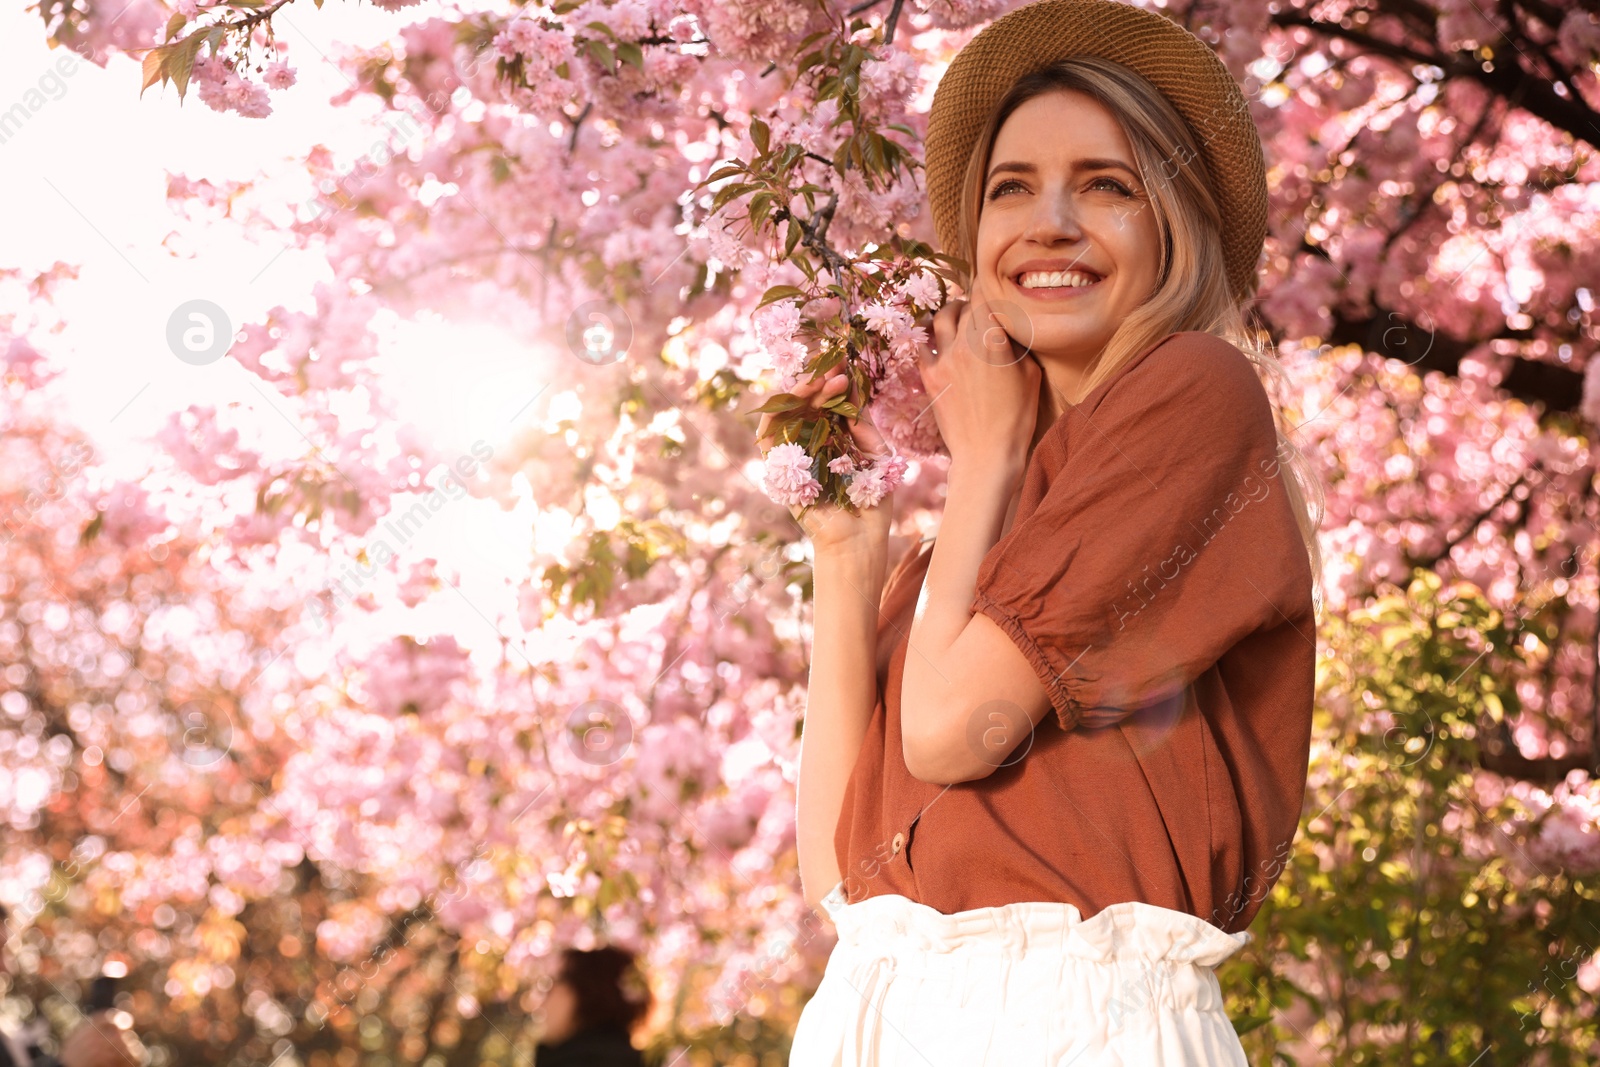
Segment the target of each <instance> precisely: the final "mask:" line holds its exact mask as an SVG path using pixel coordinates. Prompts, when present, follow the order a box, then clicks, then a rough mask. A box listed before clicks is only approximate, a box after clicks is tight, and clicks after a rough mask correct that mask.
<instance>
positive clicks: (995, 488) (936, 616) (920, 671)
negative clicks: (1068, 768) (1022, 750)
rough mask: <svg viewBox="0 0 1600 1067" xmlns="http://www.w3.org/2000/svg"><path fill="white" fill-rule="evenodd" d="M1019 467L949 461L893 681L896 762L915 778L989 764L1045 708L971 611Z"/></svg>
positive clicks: (973, 774) (1026, 674)
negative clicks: (896, 691) (897, 689)
mask: <svg viewBox="0 0 1600 1067" xmlns="http://www.w3.org/2000/svg"><path fill="white" fill-rule="evenodd" d="M1022 473H1023V468H1022V466H1021V465H1020V464H1019V463H1010V462H1003V461H996V462H988V463H973V464H972V465H971V466H966V465H963V464H962V463H961V462H959V461H954V462H952V463H951V465H950V477H949V487H948V490H947V495H946V499H945V509H944V515H945V517H944V521H943V522H942V523H941V524H940V526H939V536H938V539H937V540H935V541H934V543H933V545H934V547H933V556H932V559H931V560H930V561H929V564H928V574H927V577H926V578H925V579H924V580H923V586H922V596H921V598H920V600H919V601H918V603H917V614H916V618H915V620H914V621H913V622H912V624H911V639H910V648H909V654H908V656H907V658H906V668H905V676H904V678H903V679H902V681H901V687H902V688H901V738H902V742H903V746H904V755H905V761H906V768H907V769H908V770H909V771H910V772H911V774H912V775H913V776H914V777H916V778H919V779H921V780H922V781H925V782H933V783H935V784H940V785H949V784H952V783H955V782H965V781H971V780H974V779H978V778H984V777H986V776H988V775H989V774H992V773H993V772H994V771H995V770H996V769H997V768H998V767H1000V766H1001V765H1002V764H1003V763H1004V762H1005V759H1006V756H1007V755H1008V754H1009V753H1010V752H1011V751H1012V750H1013V749H1014V748H1016V746H1017V745H1018V743H1020V742H1021V741H1022V739H1023V738H1024V737H1026V736H1027V735H1028V732H1029V731H1030V730H1031V729H1032V728H1033V726H1034V725H1036V724H1037V723H1038V722H1039V721H1040V720H1041V719H1043V718H1044V716H1045V715H1046V714H1047V713H1048V712H1049V711H1050V701H1049V698H1048V696H1047V694H1046V693H1045V689H1044V686H1043V685H1042V684H1041V683H1040V681H1039V679H1038V678H1037V676H1036V675H1035V673H1034V671H1033V669H1032V667H1031V666H1030V665H1029V663H1028V661H1027V659H1026V658H1025V657H1024V656H1023V654H1022V652H1021V651H1019V650H1018V649H1017V646H1016V644H1015V643H1014V642H1012V640H1011V639H1010V638H1009V637H1007V636H1006V634H1005V632H1004V631H1002V630H1001V629H1000V627H999V626H997V625H995V623H994V622H993V620H991V619H990V618H989V617H988V616H986V615H972V614H971V607H972V600H973V595H974V593H975V591H976V583H977V577H978V567H979V565H980V564H981V563H982V562H983V558H984V556H985V555H987V554H988V552H989V550H990V549H991V548H993V547H994V545H995V543H996V542H997V541H998V540H999V538H1000V530H1001V527H1002V526H1003V525H1004V522H1005V517H1006V510H1007V508H1008V506H1009V505H1010V504H1011V501H1012V498H1013V496H1014V494H1015V492H1016V489H1017V487H1018V486H1019V485H1020V484H1021V481H1022ZM997 702H1003V703H997ZM1024 716H1025V717H1026V719H1027V725H1026V726H1025V725H1024V724H1023V722H1022V718H1023V717H1024ZM979 739H981V743H980V742H979Z"/></svg>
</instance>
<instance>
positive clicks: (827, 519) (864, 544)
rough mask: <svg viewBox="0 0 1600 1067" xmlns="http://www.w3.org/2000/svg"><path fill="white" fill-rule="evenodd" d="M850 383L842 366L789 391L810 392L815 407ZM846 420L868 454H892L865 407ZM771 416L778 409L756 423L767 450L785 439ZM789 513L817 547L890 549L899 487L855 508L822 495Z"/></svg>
mask: <svg viewBox="0 0 1600 1067" xmlns="http://www.w3.org/2000/svg"><path fill="white" fill-rule="evenodd" d="M849 386H850V376H849V375H848V374H847V373H846V372H845V369H844V367H843V366H840V367H836V368H834V369H833V370H832V371H830V372H829V373H828V374H827V375H826V376H825V377H823V378H820V379H817V380H815V381H809V382H802V383H801V384H799V385H797V386H795V387H794V388H793V389H792V390H790V392H792V393H793V394H794V395H795V396H798V397H808V398H810V400H811V406H812V408H814V409H820V408H821V407H822V405H823V404H826V403H827V402H828V401H829V400H832V399H833V398H834V397H836V396H839V395H841V394H842V393H844V391H845V390H846V389H847V388H849ZM850 399H851V402H852V403H854V404H855V405H856V409H857V410H858V411H860V410H861V408H862V406H863V405H862V404H861V402H860V399H859V398H858V397H856V396H851V398H850ZM847 421H848V424H849V426H850V435H851V437H852V438H854V440H855V443H856V446H857V447H858V448H859V449H861V451H863V452H865V453H866V454H867V457H868V458H869V459H871V458H875V457H877V456H882V455H886V454H888V452H889V451H890V449H889V446H888V444H887V443H886V442H885V441H884V439H883V435H882V434H881V433H879V432H878V428H877V427H876V426H874V425H872V420H871V419H868V418H866V417H865V413H864V412H863V413H862V414H861V415H859V416H857V417H856V418H853V419H849V420H847ZM772 422H773V414H772V413H771V412H765V413H763V414H762V416H761V422H760V424H759V425H758V426H757V428H756V447H757V448H759V449H760V450H761V452H762V453H765V452H766V451H767V450H768V449H770V448H772V447H773V446H774V445H777V444H780V443H781V442H779V441H777V440H775V439H774V440H768V438H769V437H770V435H771V433H772ZM789 513H790V514H791V515H793V516H794V517H795V519H796V521H798V522H799V523H800V525H801V527H802V528H804V529H805V531H806V533H807V535H809V536H810V538H811V543H812V545H813V546H815V548H816V551H818V552H828V553H833V552H842V553H847V554H848V553H854V552H862V553H866V554H868V555H869V556H870V555H880V554H883V553H886V552H887V551H888V546H889V528H890V527H891V526H892V525H893V524H894V493H893V492H889V493H885V494H884V497H883V499H882V500H881V501H879V502H878V504H877V505H876V506H875V507H870V508H860V509H858V512H857V513H856V514H852V513H851V512H850V511H848V510H846V509H845V508H842V507H839V506H838V505H835V504H833V503H831V502H825V501H822V500H821V499H820V498H819V499H818V502H817V503H815V504H812V505H810V506H809V507H807V506H802V505H799V504H796V505H793V506H791V507H790V508H789Z"/></svg>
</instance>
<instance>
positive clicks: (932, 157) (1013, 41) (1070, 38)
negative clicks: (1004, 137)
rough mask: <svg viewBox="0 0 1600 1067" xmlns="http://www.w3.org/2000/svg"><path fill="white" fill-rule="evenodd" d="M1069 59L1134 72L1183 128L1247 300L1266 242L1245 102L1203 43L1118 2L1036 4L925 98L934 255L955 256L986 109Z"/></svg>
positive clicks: (1233, 280)
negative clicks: (965, 184)
mask: <svg viewBox="0 0 1600 1067" xmlns="http://www.w3.org/2000/svg"><path fill="white" fill-rule="evenodd" d="M1077 55H1091V56H1102V57H1104V58H1106V59H1109V60H1112V61H1113V62H1116V63H1121V64H1122V65H1123V66H1125V67H1129V68H1131V69H1132V70H1134V71H1137V72H1138V73H1139V74H1141V75H1143V76H1144V77H1145V78H1147V79H1148V80H1149V81H1150V82H1151V83H1152V84H1153V85H1155V87H1156V88H1157V89H1159V90H1161V92H1162V94H1163V95H1165V96H1166V98H1167V99H1168V100H1170V101H1171V102H1172V105H1173V106H1174V107H1175V108H1177V110H1178V113H1179V114H1181V115H1182V116H1183V117H1184V119H1185V120H1187V121H1188V123H1189V127H1190V129H1191V130H1192V131H1193V132H1194V134H1195V139H1196V141H1197V142H1198V143H1199V146H1200V151H1201V154H1202V156H1203V157H1204V159H1205V163H1206V166H1207V167H1208V168H1209V169H1210V171H1211V175H1212V180H1213V181H1214V183H1215V186H1214V190H1213V191H1214V192H1215V194H1216V196H1217V198H1218V201H1219V204H1220V206H1221V209H1222V219H1223V228H1222V242H1223V254H1224V257H1225V259H1226V261H1227V265H1228V282H1229V285H1230V287H1231V289H1232V291H1233V293H1234V294H1235V295H1236V296H1237V297H1239V298H1241V299H1242V298H1244V297H1245V295H1246V294H1247V293H1249V292H1250V291H1251V287H1252V286H1251V283H1252V282H1253V281H1254V275H1255V270H1256V260H1257V259H1258V258H1259V257H1260V255H1261V248H1262V244H1263V242H1264V241H1265V239H1266V234H1267V177H1266V166H1265V163H1264V161H1263V159H1262V154H1261V135H1260V133H1259V132H1258V131H1257V130H1256V125H1255V121H1254V120H1253V119H1252V118H1251V117H1250V111H1249V107H1248V104H1247V102H1246V100H1245V98H1244V93H1243V92H1242V91H1241V90H1240V89H1239V85H1238V83H1237V82H1235V81H1234V80H1233V76H1232V75H1231V74H1229V73H1228V68H1227V67H1225V66H1223V64H1222V60H1220V59H1218V58H1217V55H1216V53H1215V52H1213V51H1212V50H1211V47H1210V46H1209V45H1207V44H1206V43H1205V42H1204V41H1202V40H1200V39H1199V38H1198V37H1196V36H1194V35H1193V34H1192V33H1190V32H1189V31H1188V30H1185V29H1184V28H1183V27H1182V26H1179V25H1178V24H1177V23H1175V22H1173V21H1172V20H1171V19H1169V18H1166V17H1165V16H1163V15H1158V14H1156V13H1154V12H1151V11H1145V10H1142V9H1140V8H1136V7H1131V6H1129V5H1128V4H1125V3H1118V2H1117V0H1036V2H1034V3H1031V4H1027V5H1025V6H1023V7H1019V8H1017V9H1015V10H1013V11H1011V12H1008V13H1007V14H1005V15H1003V16H1001V17H1000V18H998V19H996V20H995V21H994V22H992V23H990V24H989V25H988V26H986V27H984V29H983V30H982V31H981V32H980V33H978V35H977V36H976V37H974V38H973V39H972V40H971V41H969V42H968V43H967V45H966V47H965V48H963V49H961V51H960V52H959V53H957V55H956V57H955V59H954V60H952V61H951V63H950V66H949V68H948V69H947V70H946V71H945V73H944V77H942V78H941V79H940V80H939V86H938V88H937V89H936V90H935V91H934V94H933V105H932V108H931V109H930V111H929V113H928V136H927V141H926V145H925V148H926V166H927V186H928V200H929V202H930V204H931V206H932V208H933V225H934V228H935V230H937V231H938V237H939V244H940V245H941V246H942V250H943V251H945V252H947V253H952V254H959V253H957V252H956V243H957V241H956V236H957V232H958V231H957V220H958V219H959V217H960V208H961V183H962V180H963V178H964V177H965V176H966V169H967V160H968V158H969V157H970V156H971V154H972V150H973V147H974V145H975V144H976V142H977V140H978V134H979V133H980V132H981V131H982V129H983V125H984V123H985V122H986V121H987V120H988V117H989V114H990V112H991V111H993V109H994V106H995V105H996V104H998V103H999V102H1000V98H1001V97H1002V96H1004V95H1005V94H1006V93H1007V92H1008V91H1009V90H1010V89H1011V87H1012V85H1013V84H1014V83H1015V82H1016V80H1017V79H1018V78H1020V77H1022V76H1023V75H1025V74H1029V73H1032V72H1033V71H1035V70H1038V69H1040V68H1041V67H1046V66H1049V65H1050V64H1051V63H1053V62H1055V61H1056V60H1058V59H1064V58H1067V57H1068V56H1077Z"/></svg>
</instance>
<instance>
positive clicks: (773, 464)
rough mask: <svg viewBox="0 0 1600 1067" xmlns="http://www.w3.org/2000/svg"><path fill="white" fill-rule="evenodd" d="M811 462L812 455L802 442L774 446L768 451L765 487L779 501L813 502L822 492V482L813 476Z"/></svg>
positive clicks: (787, 503) (768, 493)
mask: <svg viewBox="0 0 1600 1067" xmlns="http://www.w3.org/2000/svg"><path fill="white" fill-rule="evenodd" d="M811 464H812V459H811V457H810V456H809V455H807V454H806V450H805V449H804V448H802V447H800V446H799V445H797V444H794V443H793V442H786V443H784V444H781V445H774V446H773V447H772V449H771V450H770V451H769V452H768V453H767V458H766V473H765V477H764V478H763V481H762V488H763V489H764V490H765V491H766V493H767V495H768V496H770V497H771V498H772V499H773V500H775V501H777V502H778V503H780V504H786V505H790V506H793V505H795V504H810V503H812V502H814V501H815V500H816V499H817V495H818V494H819V493H821V492H822V483H821V482H819V481H817V480H816V478H814V477H812V475H811Z"/></svg>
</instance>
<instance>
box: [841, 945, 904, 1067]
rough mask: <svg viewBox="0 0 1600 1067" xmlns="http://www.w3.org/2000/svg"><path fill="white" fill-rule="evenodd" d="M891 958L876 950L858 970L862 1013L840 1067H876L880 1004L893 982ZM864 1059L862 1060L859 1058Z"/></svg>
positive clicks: (892, 962)
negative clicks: (853, 1039)
mask: <svg viewBox="0 0 1600 1067" xmlns="http://www.w3.org/2000/svg"><path fill="white" fill-rule="evenodd" d="M894 970H895V968H894V958H893V957H891V956H889V955H886V954H884V953H883V952H882V950H879V951H878V953H877V954H876V955H874V956H872V957H871V958H870V959H868V960H867V961H866V966H865V967H863V968H862V969H861V972H860V973H861V976H862V983H861V988H859V989H857V990H856V993H857V994H858V995H859V996H860V997H861V1001H862V1004H863V1008H862V1010H861V1011H860V1012H859V1013H858V1014H857V1015H856V1019H857V1025H858V1027H859V1031H858V1033H857V1035H856V1040H855V1041H854V1042H846V1044H845V1048H844V1059H843V1062H842V1063H841V1065H840V1067H879V1064H878V1050H879V1048H880V1047H881V1037H880V1035H881V1033H882V1030H883V1002H884V999H885V998H886V997H887V996H888V993H889V982H890V980H891V979H892V978H894ZM863 1056H864V1058H863Z"/></svg>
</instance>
